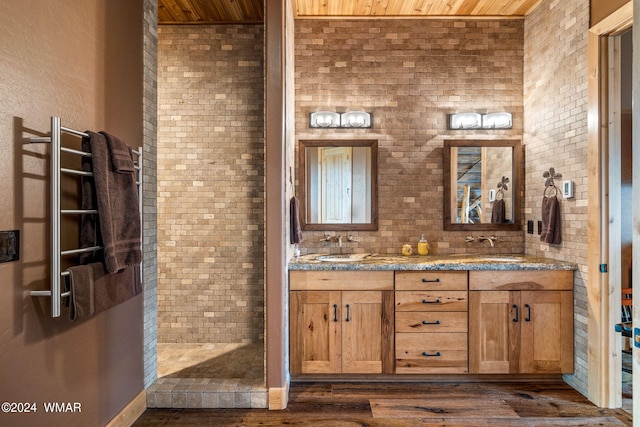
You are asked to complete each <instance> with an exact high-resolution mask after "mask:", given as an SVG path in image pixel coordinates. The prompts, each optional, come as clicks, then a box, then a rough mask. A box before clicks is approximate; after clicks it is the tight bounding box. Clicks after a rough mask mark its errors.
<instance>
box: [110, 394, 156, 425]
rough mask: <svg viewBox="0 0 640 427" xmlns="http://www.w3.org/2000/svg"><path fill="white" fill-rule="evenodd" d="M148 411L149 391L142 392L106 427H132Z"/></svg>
mask: <svg viewBox="0 0 640 427" xmlns="http://www.w3.org/2000/svg"><path fill="white" fill-rule="evenodd" d="M145 409H147V391H146V390H142V391H141V392H140V393H138V395H137V396H136V397H134V398H133V400H131V402H129V403H128V404H127V405H126V406H125V407H124V408H122V410H121V411H120V412H118V415H116V416H115V417H113V419H112V420H111V421H109V423H107V425H106V426H105V427H131V425H132V424H133V423H134V422H135V421H136V420H137V419H138V418H140V416H141V415H142V413H143V412H144V411H145Z"/></svg>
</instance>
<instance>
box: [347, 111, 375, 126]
mask: <svg viewBox="0 0 640 427" xmlns="http://www.w3.org/2000/svg"><path fill="white" fill-rule="evenodd" d="M340 127H342V128H370V127H371V114H369V113H367V112H365V111H347V112H346V113H342V114H341V115H340Z"/></svg>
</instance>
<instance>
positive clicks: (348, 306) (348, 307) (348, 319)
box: [345, 304, 351, 322]
mask: <svg viewBox="0 0 640 427" xmlns="http://www.w3.org/2000/svg"><path fill="white" fill-rule="evenodd" d="M350 308H351V306H350V305H349V304H347V318H346V319H345V320H346V321H347V322H348V321H350V320H351V318H350V317H349V316H350V315H351V314H350V311H349V309H350Z"/></svg>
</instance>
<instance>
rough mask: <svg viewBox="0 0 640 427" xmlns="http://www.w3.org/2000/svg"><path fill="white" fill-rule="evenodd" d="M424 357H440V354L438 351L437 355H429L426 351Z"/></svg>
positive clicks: (423, 353)
mask: <svg viewBox="0 0 640 427" xmlns="http://www.w3.org/2000/svg"><path fill="white" fill-rule="evenodd" d="M422 355H423V356H425V357H440V352H439V351H436V352H435V353H428V352H426V351H423V352H422Z"/></svg>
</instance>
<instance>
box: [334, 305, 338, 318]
mask: <svg viewBox="0 0 640 427" xmlns="http://www.w3.org/2000/svg"><path fill="white" fill-rule="evenodd" d="M333 321H334V322H337V321H338V304H333Z"/></svg>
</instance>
